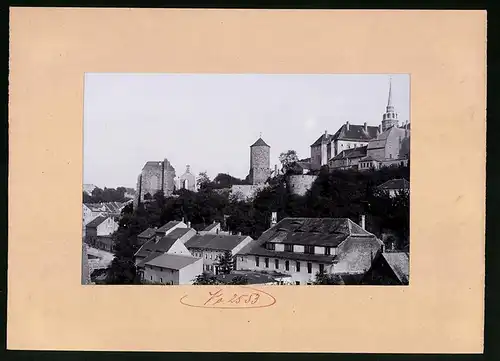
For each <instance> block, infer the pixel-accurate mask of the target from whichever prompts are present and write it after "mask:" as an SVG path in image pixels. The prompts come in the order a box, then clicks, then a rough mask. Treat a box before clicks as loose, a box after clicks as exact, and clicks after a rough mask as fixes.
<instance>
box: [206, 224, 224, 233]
mask: <svg viewBox="0 0 500 361" xmlns="http://www.w3.org/2000/svg"><path fill="white" fill-rule="evenodd" d="M217 226H220V223H218V222H214V223H212V224H210V225H208V226H207V227H205V229H203V232H210V231H211V230H212V229H214V228H215V227H217Z"/></svg>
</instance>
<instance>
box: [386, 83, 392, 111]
mask: <svg viewBox="0 0 500 361" xmlns="http://www.w3.org/2000/svg"><path fill="white" fill-rule="evenodd" d="M387 106H388V107H392V78H389V99H388V100H387Z"/></svg>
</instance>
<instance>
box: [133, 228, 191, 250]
mask: <svg viewBox="0 0 500 361" xmlns="http://www.w3.org/2000/svg"><path fill="white" fill-rule="evenodd" d="M190 230H191V228H177V229H174V230H173V231H172V232H170V233H169V234H167V235H166V236H163V237H162V238H161V239H160V240H159V241H158V242H156V240H155V239H151V240H149V241H148V242H146V243H144V244H143V245H142V247H141V248H139V250H138V251H137V253H136V254H135V256H136V257H137V256H139V257H146V256H148V255H149V254H151V253H152V252H160V253H165V252H168V251H169V249H170V248H171V247H172V246H173V245H174V243H175V242H176V241H177V240H178V239H179V238H181V237H182V236H183V235H185V234H186V233H187V232H189V231H190ZM193 232H194V231H193Z"/></svg>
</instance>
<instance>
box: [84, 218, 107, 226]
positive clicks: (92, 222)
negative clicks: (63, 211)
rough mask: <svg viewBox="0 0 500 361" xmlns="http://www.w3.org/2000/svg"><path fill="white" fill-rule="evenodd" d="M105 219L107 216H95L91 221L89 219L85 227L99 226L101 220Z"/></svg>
mask: <svg viewBox="0 0 500 361" xmlns="http://www.w3.org/2000/svg"><path fill="white" fill-rule="evenodd" d="M106 219H108V217H107V216H97V217H96V218H94V219H93V220H92V221H90V222H89V223H87V225H86V227H88V228H94V227H97V226H99V225H100V224H101V223H102V222H104V221H105V220H106Z"/></svg>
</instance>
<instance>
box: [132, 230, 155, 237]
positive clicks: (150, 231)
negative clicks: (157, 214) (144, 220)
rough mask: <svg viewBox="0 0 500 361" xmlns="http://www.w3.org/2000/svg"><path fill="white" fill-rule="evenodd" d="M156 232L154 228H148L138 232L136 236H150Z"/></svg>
mask: <svg viewBox="0 0 500 361" xmlns="http://www.w3.org/2000/svg"><path fill="white" fill-rule="evenodd" d="M155 234H156V229H154V228H148V229H146V230H145V231H143V232H141V233H139V235H138V236H137V237H138V238H151V237H153V236H154V235H155Z"/></svg>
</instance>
